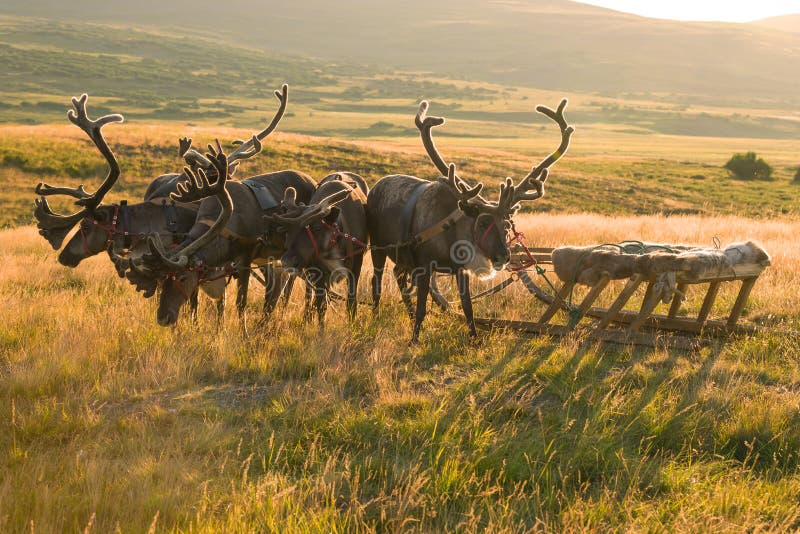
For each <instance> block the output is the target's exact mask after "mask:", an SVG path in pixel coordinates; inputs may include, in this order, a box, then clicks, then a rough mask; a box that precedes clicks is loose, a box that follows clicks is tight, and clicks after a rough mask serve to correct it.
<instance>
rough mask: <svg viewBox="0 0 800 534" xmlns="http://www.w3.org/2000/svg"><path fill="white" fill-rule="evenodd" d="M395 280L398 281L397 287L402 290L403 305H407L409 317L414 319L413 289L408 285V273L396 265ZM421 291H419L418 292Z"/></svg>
mask: <svg viewBox="0 0 800 534" xmlns="http://www.w3.org/2000/svg"><path fill="white" fill-rule="evenodd" d="M394 278H395V280H397V287H399V288H400V297H401V298H402V299H403V304H405V305H406V311H408V316H409V317H412V318H413V317H414V303H413V302H411V287H409V284H408V273H406V272H404V271H402V270H401V269H400V268H399V267H397V266H396V265H395V267H394ZM418 291H419V290H418Z"/></svg>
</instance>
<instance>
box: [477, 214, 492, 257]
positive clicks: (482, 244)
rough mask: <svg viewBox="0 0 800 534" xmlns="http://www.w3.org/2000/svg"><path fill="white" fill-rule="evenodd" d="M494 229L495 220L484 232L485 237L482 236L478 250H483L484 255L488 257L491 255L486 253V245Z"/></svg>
mask: <svg viewBox="0 0 800 534" xmlns="http://www.w3.org/2000/svg"><path fill="white" fill-rule="evenodd" d="M492 228H494V219H493V220H492V223H491V224H490V225H489V226H488V227H487V228H486V231H485V232H483V236H481V239H480V241H478V248H479V249H481V252H483V255H484V256H487V257H488V256H489V253H488V252H486V247H485V246H484V245H485V244H486V238H487V237H489V232H490V231H491V230H492Z"/></svg>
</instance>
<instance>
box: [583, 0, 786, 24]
mask: <svg viewBox="0 0 800 534" xmlns="http://www.w3.org/2000/svg"><path fill="white" fill-rule="evenodd" d="M578 1H580V2H581V3H584V4H594V5H596V6H602V7H608V8H610V9H615V10H617V11H625V12H628V13H636V14H637V15H644V16H645V17H655V18H663V19H678V20H724V21H728V22H749V21H751V20H758V19H763V18H766V17H773V16H775V15H788V14H791V13H800V0H723V1H717V0H578Z"/></svg>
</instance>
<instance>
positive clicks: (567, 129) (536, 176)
mask: <svg viewBox="0 0 800 534" xmlns="http://www.w3.org/2000/svg"><path fill="white" fill-rule="evenodd" d="M566 107H567V99H566V98H565V99H563V100H561V103H560V104H559V105H558V108H557V109H556V111H553V110H552V109H550V108H548V107H546V106H536V111H538V112H539V113H541V114H543V115H545V116H547V117H549V118H550V119H552V120H553V122H555V123H556V124H558V127H559V129H560V130H561V144H560V145H559V146H558V148H557V149H556V150H555V151H554V152H552V153H551V154H550V155H548V156H547V157H546V158H544V159H543V160H542V161H541V162H539V164H538V165H535V166H534V167H533V168H532V169H531V172H529V173H528V175H527V176H526V177H525V178H523V179H522V181H521V182H520V183H519V185H518V186H517V190H516V192H515V196H514V203H515V204H516V203H517V202H521V201H523V200H536V199H539V198H542V197H543V196H544V183H545V182H546V181H547V175H548V173H549V172H550V171H549V168H550V166H552V165H553V164H554V163H555V162H556V161H558V160H559V159H561V157H562V156H563V155H564V154H565V153H566V152H567V149H568V148H569V142H570V139H571V138H572V133H573V132H574V131H575V128H573V127H572V126H569V125H568V124H567V120H566V118H564V109H565V108H566ZM531 190H533V192H531Z"/></svg>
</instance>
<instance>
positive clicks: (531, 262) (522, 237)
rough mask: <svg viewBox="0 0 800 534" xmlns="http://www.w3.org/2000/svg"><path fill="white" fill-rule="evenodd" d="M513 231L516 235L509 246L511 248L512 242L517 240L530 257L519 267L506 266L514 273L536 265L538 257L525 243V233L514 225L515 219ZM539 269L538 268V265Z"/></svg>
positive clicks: (512, 223) (512, 224)
mask: <svg viewBox="0 0 800 534" xmlns="http://www.w3.org/2000/svg"><path fill="white" fill-rule="evenodd" d="M511 231H512V232H513V233H514V237H512V238H511V239H509V241H508V248H509V249H510V248H511V244H512V243H514V242H515V241H516V242H517V244H518V245H519V246H520V247H522V251H523V252H524V253H525V255H526V256H527V257H528V261H527V262H526V263H523V264H522V265H520V266H519V267H506V269H507V270H509V271H511V272H512V273H514V272H517V271H524V270H526V269H529V268H531V267H533V266H534V265H536V264H537V261H536V258H534V257H533V254H531V251H530V250H529V249H528V246H527V245H526V244H525V234H523V233H522V232H518V231H517V227H516V226H515V225H514V221H513V220H512V221H511ZM537 270H538V267H537ZM539 274H541V273H539Z"/></svg>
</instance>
